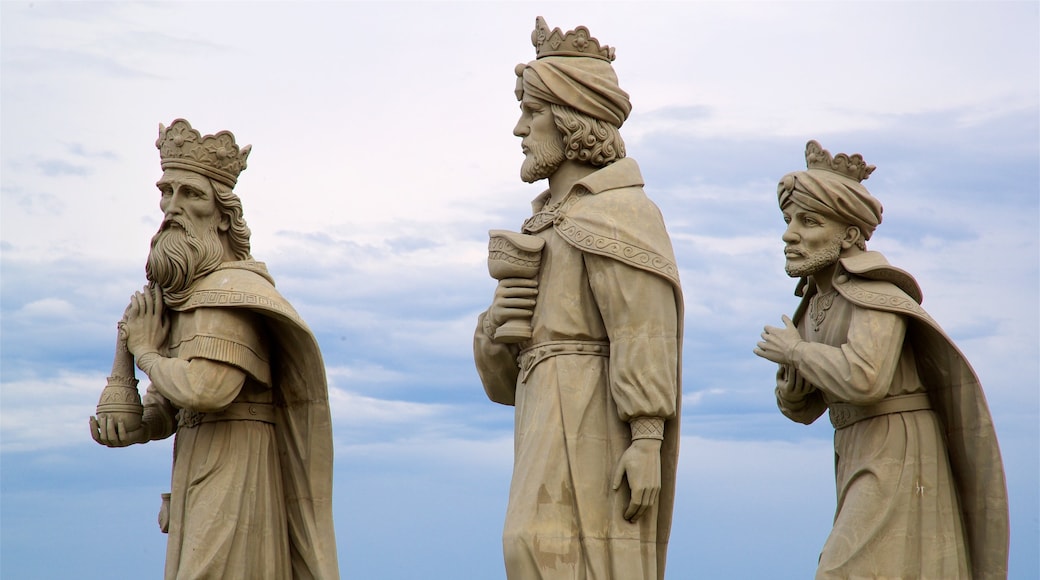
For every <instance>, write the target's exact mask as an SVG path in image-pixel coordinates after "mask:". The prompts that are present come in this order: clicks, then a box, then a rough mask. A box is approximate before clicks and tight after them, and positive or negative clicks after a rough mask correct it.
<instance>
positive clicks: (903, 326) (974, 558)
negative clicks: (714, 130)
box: [755, 141, 1008, 579]
mask: <svg viewBox="0 0 1040 580" xmlns="http://www.w3.org/2000/svg"><path fill="white" fill-rule="evenodd" d="M805 157H806V165H807V167H808V169H807V170H806V171H798V172H794V173H789V174H787V175H785V176H784V177H783V179H782V180H781V181H780V184H779V186H778V188H777V196H778V200H779V203H780V208H781V210H782V212H783V216H784V220H785V221H786V222H787V224H788V225H787V230H786V231H785V232H784V235H783V241H784V244H785V247H784V254H785V256H786V270H787V273H788V275H790V276H791V277H795V278H799V284H798V288H797V290H796V294H798V295H799V296H801V297H802V302H801V304H800V305H799V307H798V309H797V310H796V311H795V313H794V315H793V317H792V318H788V317H786V316H784V317H783V318H782V321H783V327H774V326H766V327H765V330H764V331H763V333H762V340H761V341H760V342H759V343H758V345H757V346H756V348H755V354H757V355H758V356H761V357H763V358H766V359H768V360H770V361H773V362H775V363H778V364H779V370H778V372H777V381H776V389H775V395H776V401H777V405H778V406H779V408H780V411H781V412H782V413H783V414H784V415H786V416H787V417H788V418H790V419H791V420H793V421H797V422H800V423H805V424H809V423H812V422H814V421H815V420H816V419H817V418H819V417H820V416H821V415H822V414H823V413H825V412H827V413H829V416H830V420H831V423H832V425H833V426H834V428H835V434H834V451H835V459H836V463H835V476H836V487H837V497H838V505H837V510H836V513H835V517H834V528H833V529H832V531H831V534H830V536H829V537H828V539H827V541H826V543H825V544H824V547H823V552H822V554H821V556H820V561H819V567H818V569H817V574H816V577H817V578H835V579H837V578H968V577H974V578H1005V577H1007V559H1008V505H1007V489H1006V485H1005V481H1004V470H1003V464H1002V462H1001V458H1000V450H999V448H998V446H997V440H996V435H995V433H994V430H993V425H992V420H991V418H990V414H989V409H988V407H987V405H986V400H985V397H984V396H983V393H982V388H981V385H980V384H979V379H978V377H977V376H976V375H975V373H974V371H973V370H972V368H971V366H970V364H969V363H968V361H967V360H965V359H964V357H963V355H962V354H961V353H960V351H959V350H957V347H956V346H955V345H954V344H953V342H952V341H951V340H950V338H949V337H947V336H946V334H945V333H944V332H943V330H942V329H941V328H940V327H939V325H938V324H937V323H936V322H935V321H934V320H932V318H931V317H930V316H929V315H928V314H927V313H926V312H925V311H924V310H923V309H922V308H921V306H920V303H921V301H922V293H921V290H920V288H919V286H918V284H917V281H916V280H914V278H913V277H912V276H911V275H910V274H909V273H907V272H905V271H903V270H900V269H898V268H895V267H893V266H891V265H889V264H888V262H887V261H886V260H885V258H884V257H883V256H882V255H881V254H879V253H878V252H873V251H867V249H866V241H867V240H869V239H870V237H871V235H872V234H873V232H874V230H875V228H876V227H877V226H878V225H879V224H880V223H881V203H880V202H879V201H878V200H877V199H876V198H875V197H874V196H872V195H871V194H870V192H869V191H867V189H866V188H865V187H864V186H863V184H862V181H863V180H865V179H866V178H867V177H869V175H870V174H871V172H873V170H874V166H872V165H867V164H866V163H865V162H864V160H863V157H862V156H860V155H858V154H857V155H851V156H850V155H845V154H839V155H836V156H832V155H831V154H830V153H829V152H828V151H826V150H824V149H823V148H822V147H820V145H819V143H817V142H815V141H810V142H809V143H808V145H807V146H806V155H805Z"/></svg>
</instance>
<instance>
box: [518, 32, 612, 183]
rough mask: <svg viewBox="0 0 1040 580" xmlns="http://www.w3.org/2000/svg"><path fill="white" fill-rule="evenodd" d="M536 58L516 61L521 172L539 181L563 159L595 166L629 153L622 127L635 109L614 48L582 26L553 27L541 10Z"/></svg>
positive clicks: (535, 35) (534, 35) (534, 40)
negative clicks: (621, 81) (622, 83)
mask: <svg viewBox="0 0 1040 580" xmlns="http://www.w3.org/2000/svg"><path fill="white" fill-rule="evenodd" d="M531 41H532V43H533V44H534V47H535V54H536V58H535V60H533V61H531V62H529V63H527V64H519V65H517V66H516V69H515V72H516V76H517V82H516V98H517V100H519V101H520V110H521V115H520V120H519V121H518V122H517V124H516V127H515V128H514V129H513V134H514V135H516V136H518V137H521V138H522V139H523V145H522V147H523V150H524V154H525V160H524V164H523V166H522V167H521V170H520V174H521V178H522V179H523V180H524V181H527V182H534V181H538V180H539V179H544V178H546V177H549V176H550V175H552V174H553V173H554V172H555V171H556V169H557V168H558V167H559V165H560V164H561V163H563V161H565V160H574V161H578V162H582V163H588V164H590V165H593V166H596V167H602V166H605V165H609V164H610V163H613V162H614V161H617V160H618V159H621V158H624V156H625V144H624V141H623V140H622V139H621V134H620V132H619V131H618V130H619V129H620V128H621V125H622V124H624V122H625V119H627V118H628V114H629V113H630V112H631V111H632V104H631V102H630V101H629V98H628V93H626V92H625V91H623V90H621V87H620V86H618V79H617V75H616V74H615V73H614V68H613V66H611V64H610V63H611V62H612V61H613V60H614V49H613V48H611V47H609V46H606V45H603V46H600V44H599V41H598V40H597V39H595V38H593V37H591V36H590V35H589V30H588V29H587V28H585V27H584V26H579V27H577V28H576V29H574V30H571V31H569V32H567V33H563V32H561V31H560V29H559V28H556V29H553V30H551V31H550V30H549V27H548V26H547V25H546V23H545V20H544V19H543V18H542V17H541V16H539V17H538V18H537V19H536V20H535V29H534V32H533V33H532V34H531Z"/></svg>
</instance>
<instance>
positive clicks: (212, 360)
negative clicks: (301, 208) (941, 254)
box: [139, 262, 339, 580]
mask: <svg viewBox="0 0 1040 580" xmlns="http://www.w3.org/2000/svg"><path fill="white" fill-rule="evenodd" d="M169 316H170V319H171V328H170V335H169V338H168V341H167V350H168V352H167V354H168V356H169V358H158V360H147V359H144V360H142V361H140V362H139V364H141V365H142V368H143V370H145V371H146V372H147V374H148V375H149V378H150V379H151V385H150V386H149V387H148V390H147V392H146V395H145V397H144V403H145V406H146V407H145V408H146V416H147V417H149V418H150V424H151V425H154V426H155V427H152V432H151V436H152V438H153V439H155V438H162V437H166V436H169V435H170V434H172V433H174V432H176V440H175V443H174V463H173V474H172V478H171V498H170V505H169V540H168V543H167V553H166V572H165V577H166V578H167V580H173V579H189V578H190V579H196V578H221V579H224V578H240V579H243V580H246V579H256V578H271V579H283V578H298V579H299V578H338V577H339V571H338V564H337V558H336V551H335V536H334V533H333V527H332V515H331V483H332V482H331V478H332V439H331V420H330V416H329V411H328V402H327V401H328V395H327V387H326V383H325V375H324V365H323V363H322V360H321V355H320V352H319V351H318V348H317V343H316V342H315V341H314V338H313V335H312V334H311V333H310V331H309V330H307V328H306V326H305V325H304V324H303V322H302V321H301V320H299V318H298V316H297V315H296V313H295V312H294V311H293V310H292V308H291V306H289V304H288V303H287V302H285V300H284V299H283V298H281V296H280V295H278V293H277V292H276V291H275V290H274V287H273V284H272V282H271V280H270V277H269V276H267V275H266V270H265V269H264V268H263V266H262V264H259V263H256V262H244V263H230V264H225V265H224V266H223V267H222V268H221V269H220V270H218V271H217V272H215V273H213V274H211V275H210V276H208V277H206V278H204V279H203V280H202V281H201V282H200V283H199V284H198V286H197V287H196V289H195V291H194V293H193V294H192V296H191V297H190V298H189V299H188V301H187V303H186V304H184V305H183V306H178V307H176V310H174V311H171V312H170V313H169ZM156 427H159V428H158V430H157V429H156Z"/></svg>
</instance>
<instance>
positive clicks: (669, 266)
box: [555, 217, 679, 285]
mask: <svg viewBox="0 0 1040 580" xmlns="http://www.w3.org/2000/svg"><path fill="white" fill-rule="evenodd" d="M555 227H556V232H557V233H559V234H560V236H562V237H563V238H564V239H566V240H568V241H569V242H570V243H571V244H572V245H574V246H575V247H577V248H579V249H584V250H588V251H589V252H592V253H594V254H599V255H601V256H607V257H611V258H615V259H617V260H619V261H621V262H624V263H626V264H628V265H630V266H635V267H636V268H640V269H642V270H647V271H650V272H654V273H657V274H660V275H661V276H663V277H665V278H667V279H668V280H671V281H672V282H673V283H675V284H676V285H678V284H679V270H678V268H676V266H675V264H674V263H673V262H672V261H671V260H669V259H668V258H665V257H664V256H662V255H660V254H657V253H655V252H651V251H650V250H646V249H644V248H640V247H638V246H633V245H631V244H626V243H624V242H621V241H619V240H615V239H613V238H608V237H606V236H601V235H599V234H596V233H594V232H590V231H588V230H585V229H582V228H580V227H578V225H577V224H575V223H574V221H573V220H571V219H570V218H568V217H561V218H559V219H558V220H556V224H555Z"/></svg>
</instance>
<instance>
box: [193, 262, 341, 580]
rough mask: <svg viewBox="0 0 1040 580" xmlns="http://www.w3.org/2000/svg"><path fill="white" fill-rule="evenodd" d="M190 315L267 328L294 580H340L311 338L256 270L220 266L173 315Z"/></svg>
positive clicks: (316, 352)
mask: <svg viewBox="0 0 1040 580" xmlns="http://www.w3.org/2000/svg"><path fill="white" fill-rule="evenodd" d="M196 308H242V309H246V310H249V311H251V312H254V313H256V314H257V315H259V316H261V317H262V318H263V319H264V321H265V322H266V323H267V327H268V330H269V338H270V341H271V344H270V350H271V374H272V376H271V385H272V386H273V387H274V397H275V399H274V407H275V424H276V427H275V439H276V440H277V445H278V451H279V459H280V463H281V470H282V481H283V485H284V492H285V507H286V520H287V522H288V529H289V547H290V557H291V560H292V569H293V578H294V579H312V578H321V579H326V578H339V564H338V562H337V555H336V537H335V530H334V528H333V520H332V456H333V445H332V417H331V414H330V412H329V403H328V384H327V381H326V378H325V364H324V362H323V361H322V357H321V351H320V349H319V348H318V342H317V340H316V339H315V337H314V334H313V333H312V332H311V331H310V329H309V328H308V327H307V325H306V323H304V321H303V320H302V319H301V318H300V316H299V315H298V314H297V313H296V310H294V309H293V307H292V306H291V305H290V304H289V302H288V301H286V300H285V298H283V297H282V296H281V294H279V293H278V291H277V290H275V288H274V280H273V279H272V278H271V276H270V275H269V274H268V273H267V268H266V266H265V265H264V264H263V263H262V262H255V261H251V260H250V261H241V262H226V263H224V264H222V265H221V266H220V267H219V268H218V269H217V271H215V272H213V273H212V274H209V275H208V276H206V277H204V278H202V279H201V280H200V281H199V282H198V283H197V285H196V286H195V289H194V291H193V292H192V294H191V296H190V297H189V298H188V300H187V301H186V302H185V303H184V304H183V305H182V306H178V307H176V308H175V310H177V311H180V312H187V311H191V310H194V309H196Z"/></svg>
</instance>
